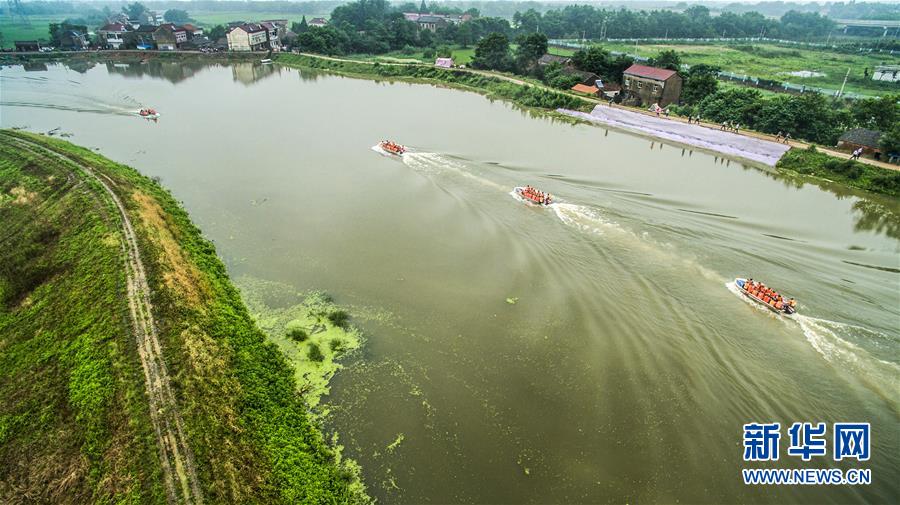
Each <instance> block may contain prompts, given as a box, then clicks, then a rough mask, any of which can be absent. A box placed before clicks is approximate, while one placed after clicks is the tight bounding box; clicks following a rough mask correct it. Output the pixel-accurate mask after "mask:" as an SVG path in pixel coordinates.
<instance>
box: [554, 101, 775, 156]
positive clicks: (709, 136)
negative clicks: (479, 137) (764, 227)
mask: <svg viewBox="0 0 900 505" xmlns="http://www.w3.org/2000/svg"><path fill="white" fill-rule="evenodd" d="M557 112H559V113H560V114H565V115H567V116H572V117H576V118H579V119H584V120H586V121H590V122H592V123H597V124H603V125H607V126H611V127H614V128H619V129H623V130H627V131H631V132H635V133H640V134H645V135H650V136H652V137H656V138H659V139H661V140H668V141H672V142H675V143H678V144H682V145H687V146H692V147H696V148H699V149H704V150H707V151H713V152H717V153H721V154H723V155H725V156H729V157H737V158H742V159H745V160H750V161H755V162H758V163H762V164H764V165H768V166H775V163H776V162H778V160H779V159H780V158H781V156H782V155H784V153H785V152H787V150H788V149H790V146H788V145H786V144H780V143H778V142H773V141H771V140H765V139H760V138H755V137H749V136H746V135H738V134H736V133H732V132H727V131H722V130H719V129H718V128H716V127H707V126H701V125H695V124H688V123H683V122H681V121H674V120H671V119H666V118H658V117H654V116H650V115H647V114H641V113H640V112H634V111H630V110H627V109H620V108H616V107H609V106H607V105H597V106H596V107H594V110H592V111H591V112H590V113H586V112H579V111H574V110H568V109H558V110H557Z"/></svg>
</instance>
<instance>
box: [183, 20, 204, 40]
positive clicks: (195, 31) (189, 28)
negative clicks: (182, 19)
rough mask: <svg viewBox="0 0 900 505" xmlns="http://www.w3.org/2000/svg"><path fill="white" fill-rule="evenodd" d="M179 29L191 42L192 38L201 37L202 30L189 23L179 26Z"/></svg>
mask: <svg viewBox="0 0 900 505" xmlns="http://www.w3.org/2000/svg"><path fill="white" fill-rule="evenodd" d="M181 28H182V29H183V30H184V31H185V32H187V36H188V40H191V39H192V38H194V37H200V36H202V35H203V28H201V27H199V26H194V25H192V24H190V23H187V24H184V25H181Z"/></svg>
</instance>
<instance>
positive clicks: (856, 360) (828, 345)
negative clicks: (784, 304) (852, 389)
mask: <svg viewBox="0 0 900 505" xmlns="http://www.w3.org/2000/svg"><path fill="white" fill-rule="evenodd" d="M795 320H796V321H797V323H798V324H799V325H800V328H801V329H802V330H803V335H804V336H805V337H806V340H807V341H808V342H809V343H810V345H812V346H813V349H815V350H816V351H818V353H819V354H821V355H822V357H823V358H825V360H826V361H828V362H830V363H832V364H834V365H835V366H838V367H841V368H843V369H846V370H849V371H851V372H853V373H854V374H855V375H857V376H859V377H860V378H862V379H864V380H867V381H869V382H873V383H874V384H875V385H876V386H877V387H878V388H879V389H883V390H884V391H886V392H888V395H890V396H893V398H894V400H895V401H896V400H897V397H896V393H897V391H900V365H898V364H897V363H892V362H889V361H885V360H883V359H879V358H878V357H876V356H875V355H873V354H872V353H871V352H869V351H868V350H866V349H864V348H863V347H861V346H860V345H857V344H854V343H853V342H851V341H850V340H848V338H849V339H852V338H853V337H856V338H865V339H875V340H873V341H872V342H873V343H875V342H877V341H878V340H888V341H890V337H888V336H887V335H884V334H882V333H880V332H877V331H874V330H870V329H868V328H864V327H862V326H855V325H851V324H845V323H840V322H837V321H828V320H826V319H819V318H815V317H809V316H801V315H797V316H796V317H795ZM842 336H843V337H842Z"/></svg>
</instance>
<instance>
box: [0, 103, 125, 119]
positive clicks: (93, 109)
mask: <svg viewBox="0 0 900 505" xmlns="http://www.w3.org/2000/svg"><path fill="white" fill-rule="evenodd" d="M0 105H2V106H4V107H32V108H35V109H51V110H61V111H70V112H87V113H92V114H107V115H118V116H129V115H132V114H134V111H133V110H126V109H122V108H118V107H114V106H108V105H106V106H105V107H106V108H101V107H98V105H100V106H104V105H105V104H94V106H84V107H78V106H73V105H55V104H49V103H34V102H16V101H0Z"/></svg>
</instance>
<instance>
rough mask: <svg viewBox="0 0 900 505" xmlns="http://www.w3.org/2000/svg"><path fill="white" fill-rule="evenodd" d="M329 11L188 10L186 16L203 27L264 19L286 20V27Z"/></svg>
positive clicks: (324, 16)
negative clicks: (304, 18) (296, 12)
mask: <svg viewBox="0 0 900 505" xmlns="http://www.w3.org/2000/svg"><path fill="white" fill-rule="evenodd" d="M330 14H331V12H330V11H328V10H324V11H323V12H306V13H300V14H295V13H288V14H286V13H284V12H254V11H221V12H205V11H192V10H188V15H190V17H191V19H193V20H195V21H196V22H197V23H198V24H200V25H203V26H215V25H225V24H228V23H230V22H231V21H262V20H264V19H287V20H288V27H290V24H291V23H299V22H300V20H301V19H302V18H303V16H306V20H307V21H309V20H310V19H312V18H314V17H321V18H328V16H329V15H330Z"/></svg>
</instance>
